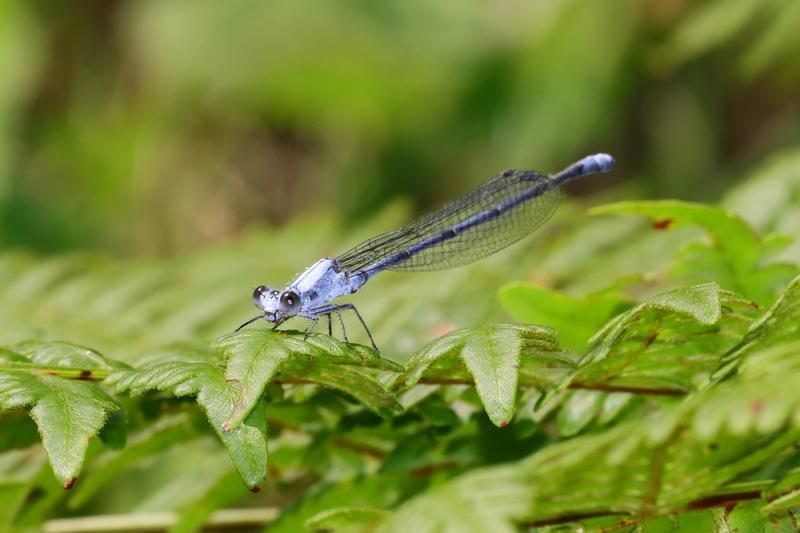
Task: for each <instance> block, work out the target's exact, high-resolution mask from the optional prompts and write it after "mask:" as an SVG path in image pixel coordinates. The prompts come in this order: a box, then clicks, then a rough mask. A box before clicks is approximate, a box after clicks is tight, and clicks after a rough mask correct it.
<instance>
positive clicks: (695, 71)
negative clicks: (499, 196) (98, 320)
mask: <svg viewBox="0 0 800 533" xmlns="http://www.w3.org/2000/svg"><path fill="white" fill-rule="evenodd" d="M798 27H800V2H797V0H716V1H713V2H691V1H689V0H613V1H612V0H608V1H597V0H548V1H523V0H510V1H501V2H475V1H465V0H443V1H438V2H430V1H423V0H385V1H381V2H372V1H367V0H341V1H338V2H310V1H307V0H299V1H297V0H295V1H291V2H271V1H266V2H265V1H256V0H228V1H225V2H211V1H190V0H158V1H155V0H147V1H142V0H136V1H132V0H113V1H112V0H91V1H89V0H87V1H84V2H58V1H52V0H49V1H46V0H40V1H32V0H4V1H3V2H0V80H1V81H0V246H2V247H3V248H6V249H7V248H11V247H17V246H22V247H24V248H27V249H32V250H37V251H41V252H45V253H49V252H56V251H63V250H69V249H75V248H82V249H85V248H88V249H99V250H105V251H108V252H110V253H112V254H114V255H118V256H132V255H134V256H135V255H153V254H157V255H164V254H167V255H170V254H175V253H179V252H182V251H185V250H191V249H195V248H198V247H200V246H203V245H206V244H209V243H215V242H221V241H225V240H227V239H229V238H230V237H231V236H234V235H237V234H239V233H240V232H242V231H243V230H244V229H245V228H247V227H252V226H258V225H264V224H280V223H282V222H283V221H285V220H287V219H289V218H291V217H295V216H297V215H298V214H300V213H304V212H307V211H310V210H320V209H323V210H326V211H334V214H335V215H337V217H341V218H342V219H343V220H344V221H346V223H347V224H357V223H358V221H360V220H363V219H365V218H366V217H368V216H369V215H370V214H373V213H375V212H377V211H379V210H380V209H381V208H382V207H384V206H385V205H387V204H388V203H390V202H392V201H393V200H395V199H397V198H407V199H409V200H410V201H411V202H412V205H413V207H414V209H415V210H424V209H425V208H429V207H432V206H435V205H437V204H438V203H440V202H442V201H444V200H446V199H448V198H451V197H453V196H454V195H456V194H458V193H460V192H463V191H466V190H468V189H470V188H471V187H473V186H475V185H477V184H479V183H481V182H483V181H485V180H486V179H487V178H489V177H490V176H492V175H494V174H495V173H496V172H497V171H499V170H502V169H505V168H519V167H525V168H533V169H537V170H540V171H543V172H551V171H554V170H557V169H559V168H561V167H562V166H564V165H566V164H568V163H570V162H571V161H573V160H575V159H577V158H578V157H581V156H583V155H584V154H585V153H590V152H597V151H607V152H610V153H612V154H614V155H615V156H616V157H617V160H618V167H617V170H616V171H615V172H614V173H613V174H612V175H606V176H601V177H595V178H592V179H591V180H584V181H583V182H582V183H579V184H575V185H574V187H572V188H571V191H570V192H571V193H572V194H574V195H581V194H590V193H592V192H597V191H604V190H609V189H612V188H614V187H617V186H619V187H623V188H625V189H626V191H625V193H626V197H678V198H684V199H695V200H714V199H716V198H718V197H719V195H720V194H721V192H722V191H723V190H724V189H725V188H727V187H728V186H730V185H731V184H732V183H733V182H734V181H735V180H736V179H737V177H738V176H740V175H742V173H743V172H744V171H745V170H747V169H750V168H752V167H753V166H755V165H757V164H758V163H759V162H761V161H762V160H763V159H765V158H766V157H768V156H770V155H771V154H773V153H775V152H779V151H782V150H784V149H786V148H790V147H793V146H795V147H796V146H797V145H798V141H800V121H799V120H798V119H799V118H800V109H798V94H800V32H798V31H797V28H798ZM338 251H339V250H331V251H330V253H336V252H338ZM302 266H303V265H298V266H297V268H298V269H299V268H300V267H302Z"/></svg>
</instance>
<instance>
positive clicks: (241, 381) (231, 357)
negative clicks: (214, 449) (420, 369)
mask: <svg viewBox="0 0 800 533" xmlns="http://www.w3.org/2000/svg"><path fill="white" fill-rule="evenodd" d="M300 335H301V334H297V335H290V334H287V333H285V332H276V331H272V330H257V329H251V330H245V331H240V332H237V333H232V334H230V335H225V336H223V337H221V338H219V339H217V340H216V341H215V342H214V344H213V347H214V348H215V349H218V350H220V351H223V352H225V354H226V355H227V357H228V365H227V369H226V372H225V377H226V379H227V380H228V381H231V382H234V383H236V385H237V386H238V387H239V390H240V393H239V394H240V396H239V400H238V401H237V404H236V409H235V410H234V411H233V412H232V413H231V414H230V416H229V417H228V418H227V419H226V420H225V421H224V424H223V429H225V430H228V429H230V428H233V427H236V426H237V425H238V424H239V423H240V421H241V420H242V419H243V417H245V416H247V414H248V413H249V412H250V409H252V407H253V405H254V404H255V402H256V401H258V399H259V398H260V397H261V396H262V395H263V393H264V389H265V387H266V386H267V384H268V383H269V382H270V381H272V380H273V379H279V380H281V381H289V382H290V381H292V380H304V381H308V382H312V383H318V384H321V385H325V386H327V387H333V388H336V389H339V390H341V391H342V392H345V393H346V394H349V395H351V396H353V397H354V398H356V399H358V400H359V401H361V402H362V403H364V405H366V406H367V407H369V408H370V409H373V410H375V411H376V412H378V413H379V414H382V415H388V414H391V413H393V412H396V411H400V409H401V407H400V406H399V404H398V403H397V401H396V400H395V399H394V397H393V396H392V395H391V394H389V393H388V391H386V389H385V388H384V387H383V385H381V383H380V382H379V381H377V380H376V379H374V378H373V377H372V376H370V375H369V374H367V373H366V372H364V371H362V370H360V367H366V368H374V369H378V370H395V369H397V366H396V365H395V364H393V363H391V362H390V361H387V360H385V359H381V357H380V355H378V353H377V352H375V351H374V350H370V349H368V348H366V347H363V346H358V345H350V344H346V343H343V342H340V341H338V340H336V339H334V338H333V337H330V336H328V335H310V336H309V337H308V338H307V339H305V340H303V339H301V338H300Z"/></svg>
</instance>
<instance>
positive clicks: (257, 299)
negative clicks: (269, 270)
mask: <svg viewBox="0 0 800 533" xmlns="http://www.w3.org/2000/svg"><path fill="white" fill-rule="evenodd" d="M268 293H269V287H265V286H264V285H260V286H258V287H256V290H254V291H253V303H254V304H256V307H261V299H262V298H263V297H264V296H265V295H266V294H268Z"/></svg>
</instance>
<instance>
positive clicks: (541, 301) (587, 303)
mask: <svg viewBox="0 0 800 533" xmlns="http://www.w3.org/2000/svg"><path fill="white" fill-rule="evenodd" d="M498 298H499V299H500V303H501V304H502V306H503V309H504V310H505V312H506V313H508V314H509V315H510V316H511V317H512V318H513V319H514V320H518V321H520V322H526V323H528V324H539V325H542V326H547V327H550V328H553V329H554V330H556V331H558V340H559V342H560V344H561V345H562V346H564V347H566V348H570V349H572V350H583V349H585V348H586V342H587V341H588V340H589V338H590V337H591V336H592V335H593V334H594V332H595V331H597V329H598V328H599V327H600V326H602V325H603V324H605V323H606V321H607V320H608V319H609V318H611V316H612V315H613V314H614V312H615V311H616V310H618V309H619V308H620V307H621V306H622V305H624V301H623V300H622V299H621V298H619V297H618V296H615V295H613V294H595V295H588V296H583V297H576V296H571V295H569V294H566V293H563V292H559V291H554V290H551V289H547V288H545V287H541V286H539V285H535V284H533V283H522V282H516V283H509V284H507V285H505V286H503V287H502V288H501V289H500V292H499V294H498Z"/></svg>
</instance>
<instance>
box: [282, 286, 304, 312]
mask: <svg viewBox="0 0 800 533" xmlns="http://www.w3.org/2000/svg"><path fill="white" fill-rule="evenodd" d="M280 302H281V306H280V307H281V311H283V312H284V313H296V312H297V311H298V310H299V309H300V297H299V296H298V295H297V293H296V292H294V291H284V293H283V294H281V299H280Z"/></svg>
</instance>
